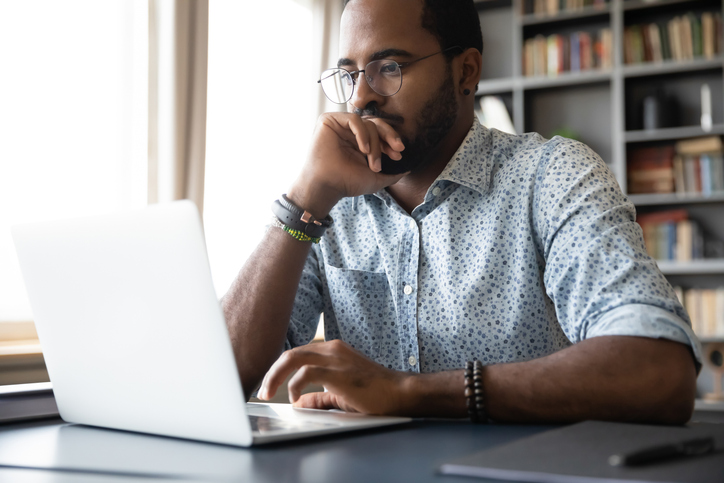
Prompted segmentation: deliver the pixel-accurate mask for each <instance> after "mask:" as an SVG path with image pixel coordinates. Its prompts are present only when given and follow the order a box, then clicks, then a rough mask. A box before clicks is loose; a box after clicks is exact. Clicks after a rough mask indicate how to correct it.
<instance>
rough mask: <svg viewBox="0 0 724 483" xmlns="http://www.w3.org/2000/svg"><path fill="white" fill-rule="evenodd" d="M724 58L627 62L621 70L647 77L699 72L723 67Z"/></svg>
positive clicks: (628, 73)
mask: <svg viewBox="0 0 724 483" xmlns="http://www.w3.org/2000/svg"><path fill="white" fill-rule="evenodd" d="M722 62H724V58H722V57H715V58H713V59H694V60H666V61H662V62H642V63H640V64H626V65H624V66H623V67H622V68H621V70H622V73H623V76H624V77H647V76H654V75H660V74H678V73H681V72H697V71H701V70H711V69H717V68H719V69H721V68H722Z"/></svg>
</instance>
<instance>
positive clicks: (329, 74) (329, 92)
mask: <svg viewBox="0 0 724 483" xmlns="http://www.w3.org/2000/svg"><path fill="white" fill-rule="evenodd" d="M320 81H321V84H322V89H323V90H324V95H325V96H327V99H329V100H330V101H332V102H335V103H337V104H344V103H346V102H347V101H348V100H350V98H351V97H352V89H354V82H353V81H352V76H351V75H349V72H347V71H346V70H344V69H329V70H325V71H324V72H322V77H321V78H320Z"/></svg>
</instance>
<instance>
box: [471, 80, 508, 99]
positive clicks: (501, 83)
mask: <svg viewBox="0 0 724 483" xmlns="http://www.w3.org/2000/svg"><path fill="white" fill-rule="evenodd" d="M514 85H516V82H515V79H513V78H512V77H504V78H502V79H488V80H481V81H480V82H479V83H478V90H477V91H475V95H476V96H484V95H488V94H504V93H507V92H512V91H513V86H514Z"/></svg>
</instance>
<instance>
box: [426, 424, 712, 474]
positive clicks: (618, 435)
mask: <svg viewBox="0 0 724 483" xmlns="http://www.w3.org/2000/svg"><path fill="white" fill-rule="evenodd" d="M704 436H713V437H714V438H715V441H716V451H715V452H714V453H711V454H708V455H702V456H696V457H688V458H680V459H675V460H670V461H663V462H658V463H651V464H648V465H644V466H637V467H618V466H611V465H609V464H608V458H609V457H610V456H611V455H613V454H621V453H628V452H631V451H635V450H637V449H642V448H645V447H649V446H653V445H657V444H665V443H674V442H677V441H683V440H689V439H693V438H698V437H704ZM440 471H441V472H442V473H443V474H448V475H463V476H477V477H481V478H491V479H498V480H513V481H525V482H540V483H557V482H565V483H573V482H595V483H599V482H604V481H610V482H615V483H621V482H622V481H629V482H669V483H723V482H724V424H712V423H690V424H688V425H686V426H648V425H641V424H625V423H606V422H601V421H586V422H583V423H578V424H574V425H571V426H566V427H563V428H558V429H554V430H551V431H546V432H544V433H540V434H536V435H534V436H531V437H528V438H523V439H520V440H518V441H514V442H512V443H508V444H505V445H502V446H497V447H495V448H491V449H488V450H485V451H481V452H479V453H475V454H471V455H469V456H466V457H464V458H460V459H458V460H455V461H451V462H449V463H446V464H444V465H442V466H441V467H440Z"/></svg>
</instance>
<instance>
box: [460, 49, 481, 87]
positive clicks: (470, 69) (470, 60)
mask: <svg viewBox="0 0 724 483" xmlns="http://www.w3.org/2000/svg"><path fill="white" fill-rule="evenodd" d="M457 60H458V66H459V67H458V69H459V70H458V72H460V82H459V85H458V90H459V91H460V94H463V95H465V94H464V93H465V91H469V92H472V93H474V92H475V90H476V89H475V88H476V86H477V85H478V82H480V72H481V69H482V65H483V56H482V55H480V52H479V51H478V49H475V48H472V47H471V48H469V49H467V50H465V51H464V52H463V53H462V54H461V55H460V56H459V57H458V59H457Z"/></svg>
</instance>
